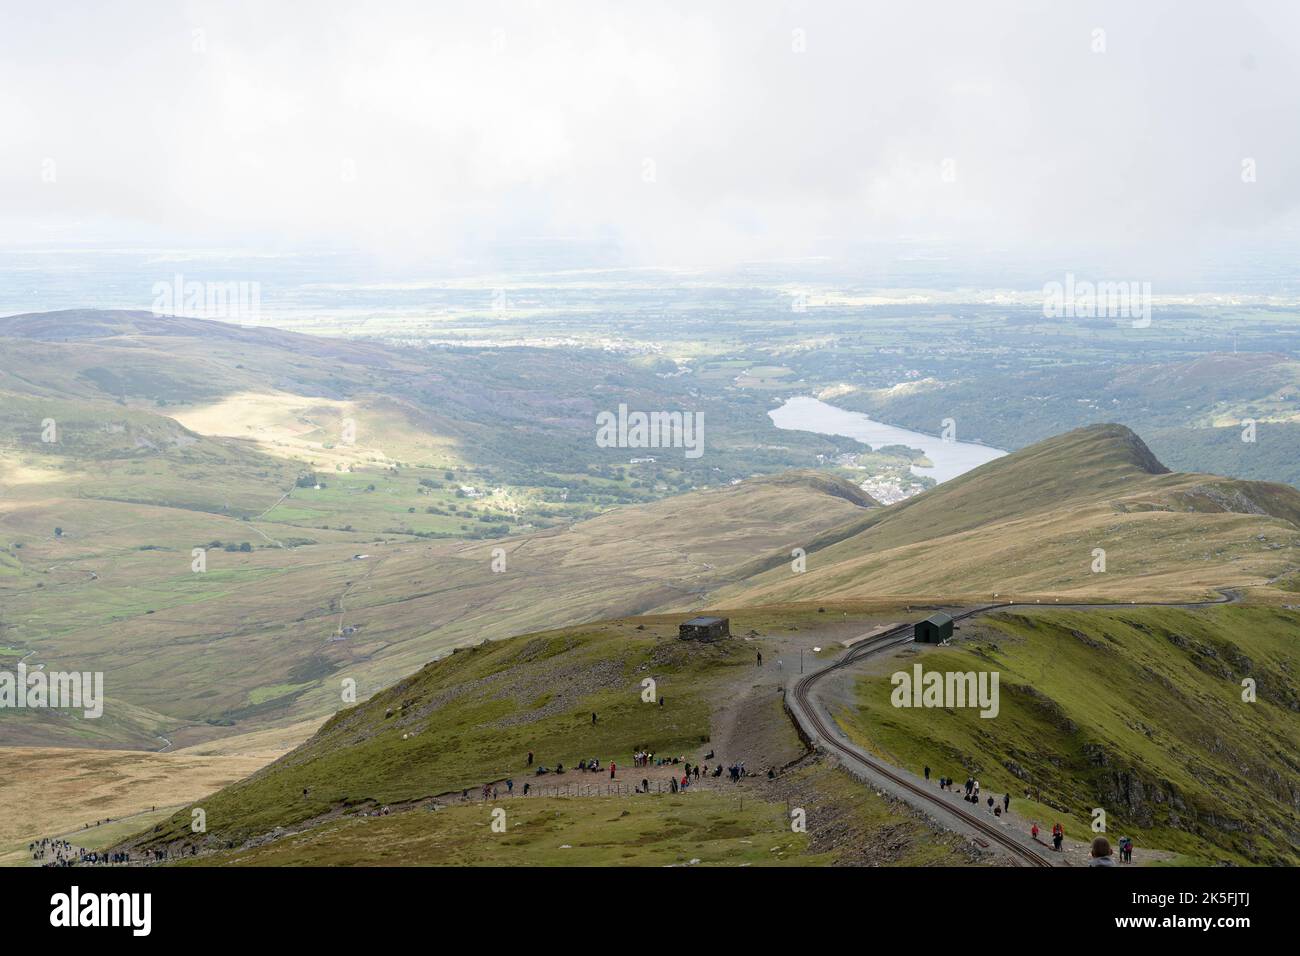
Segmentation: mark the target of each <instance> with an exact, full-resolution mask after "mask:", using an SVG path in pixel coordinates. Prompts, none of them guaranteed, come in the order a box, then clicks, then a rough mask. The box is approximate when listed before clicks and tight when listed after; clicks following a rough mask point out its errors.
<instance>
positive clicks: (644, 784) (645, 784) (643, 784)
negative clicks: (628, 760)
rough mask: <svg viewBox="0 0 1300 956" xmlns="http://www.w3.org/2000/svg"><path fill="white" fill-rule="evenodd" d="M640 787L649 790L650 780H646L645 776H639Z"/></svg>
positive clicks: (647, 791)
mask: <svg viewBox="0 0 1300 956" xmlns="http://www.w3.org/2000/svg"><path fill="white" fill-rule="evenodd" d="M641 789H642V790H644V791H645V792H646V793H649V792H650V781H649V780H647V779H646V778H645V777H642V778H641Z"/></svg>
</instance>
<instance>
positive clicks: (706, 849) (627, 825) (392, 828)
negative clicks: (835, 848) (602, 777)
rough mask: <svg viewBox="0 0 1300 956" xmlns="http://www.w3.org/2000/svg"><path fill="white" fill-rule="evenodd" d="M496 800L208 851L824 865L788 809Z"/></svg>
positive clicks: (281, 862)
mask: <svg viewBox="0 0 1300 956" xmlns="http://www.w3.org/2000/svg"><path fill="white" fill-rule="evenodd" d="M499 806H500V808H501V809H503V810H504V811H505V825H506V831H505V832H504V833H497V832H493V830H492V829H491V824H492V816H491V812H492V810H493V809H494V808H496V807H497V805H496V804H482V803H478V804H468V805H453V806H449V807H444V808H443V809H440V810H437V811H423V810H422V811H415V812H410V813H402V814H398V815H395V816H388V817H366V818H350V819H343V820H337V821H331V822H329V823H326V824H323V825H322V826H320V827H316V828H314V829H312V830H310V831H308V832H306V833H304V834H300V835H296V836H292V837H288V838H285V839H282V840H277V841H276V842H274V843H271V844H268V845H266V846H262V847H258V848H255V849H251V850H240V851H233V852H229V853H224V854H221V855H219V856H218V857H217V858H216V859H215V860H214V859H210V858H204V859H203V860H201V862H202V863H203V864H204V865H212V864H214V863H215V864H217V865H234V866H338V865H343V866H601V865H609V864H617V865H620V866H691V865H698V866H771V865H790V864H805V865H811V864H815V863H818V862H822V858H821V857H819V856H816V855H808V854H807V846H808V837H807V835H806V834H802V833H795V832H793V831H792V830H791V827H790V825H789V822H788V818H787V817H786V816H785V807H784V806H783V805H780V804H773V803H767V802H762V801H759V800H744V801H739V800H737V799H736V798H734V797H731V796H724V795H720V794H714V793H708V792H702V793H694V794H689V795H685V796H668V795H662V796H643V797H638V798H630V799H629V798H616V797H589V798H576V797H575V798H570V799H562V798H561V799H556V798H550V797H538V798H528V799H512V800H503V801H501V802H500V804H499Z"/></svg>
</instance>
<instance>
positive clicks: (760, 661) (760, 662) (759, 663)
mask: <svg viewBox="0 0 1300 956" xmlns="http://www.w3.org/2000/svg"><path fill="white" fill-rule="evenodd" d="M758 666H759V667H762V666H763V652H762V651H759V652H758Z"/></svg>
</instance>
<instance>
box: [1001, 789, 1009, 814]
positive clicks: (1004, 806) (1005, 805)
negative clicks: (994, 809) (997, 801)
mask: <svg viewBox="0 0 1300 956" xmlns="http://www.w3.org/2000/svg"><path fill="white" fill-rule="evenodd" d="M1002 809H1003V810H1005V811H1006V812H1007V813H1010V812H1011V794H1009V793H1006V794H1003V795H1002Z"/></svg>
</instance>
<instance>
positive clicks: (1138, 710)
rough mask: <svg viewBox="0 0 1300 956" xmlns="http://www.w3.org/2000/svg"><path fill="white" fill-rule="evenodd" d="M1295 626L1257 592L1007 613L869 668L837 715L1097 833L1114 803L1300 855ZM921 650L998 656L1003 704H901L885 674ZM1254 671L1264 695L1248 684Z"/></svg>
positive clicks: (1237, 844) (1192, 839)
mask: <svg viewBox="0 0 1300 956" xmlns="http://www.w3.org/2000/svg"><path fill="white" fill-rule="evenodd" d="M1297 625H1300V614H1298V613H1296V612H1288V611H1282V610H1279V609H1274V608H1265V607H1245V606H1229V607H1221V608H1212V609H1207V610H1202V611H1194V612H1193V611H1180V610H1173V609H1146V608H1132V609H1128V610H1116V611H1107V612H1100V611H1086V612H1085V611H1061V610H1053V611H1048V610H1046V609H1044V610H1042V611H1037V610H1035V611H1032V612H1028V613H1023V614H1021V613H1006V614H999V615H997V616H996V617H993V618H991V619H988V620H987V624H986V625H983V626H980V627H977V628H972V627H970V626H968V627H967V628H964V629H963V630H964V631H966V634H965V635H964V636H963V635H959V637H961V640H960V641H959V643H958V644H956V645H954V646H952V647H948V648H936V649H926V650H923V651H919V657H915V658H914V657H912V656H910V655H909V656H908V657H906V658H904V659H901V660H900V659H895V660H894V661H891V662H889V663H888V664H882V665H880V666H879V668H877V670H880V671H883V673H878V674H876V675H874V676H871V677H868V678H864V679H863V680H862V681H861V683H860V684H859V688H858V695H859V703H860V709H858V710H851V709H846V710H845V711H844V712H843V713H841V714H840V715H839V716H840V719H841V720H842V722H843V723H844V725H845V726H846V727H847V728H849V729H850V732H851V734H852V736H853V737H854V738H855V739H857V740H858V741H860V742H861V743H863V744H865V745H866V746H868V747H870V748H872V749H873V750H875V751H877V752H878V753H880V754H882V755H883V756H885V757H887V758H888V759H890V760H891V761H894V762H896V763H898V764H901V765H903V766H909V767H919V766H921V765H922V764H928V765H929V766H931V767H933V768H934V770H935V773H936V774H944V773H947V774H949V775H951V776H953V777H955V778H958V779H964V778H965V776H966V775H967V774H973V775H974V776H975V777H976V778H978V779H979V780H980V782H981V784H982V787H983V789H984V791H985V792H987V793H993V794H1001V793H1003V792H1008V791H1009V792H1010V793H1011V794H1012V797H1013V801H1014V804H1013V808H1014V809H1016V810H1017V811H1018V812H1020V813H1021V814H1023V815H1027V816H1029V817H1030V818H1031V819H1033V818H1036V819H1038V821H1039V823H1040V825H1043V824H1047V825H1050V823H1051V822H1053V821H1055V820H1058V819H1064V820H1065V822H1066V824H1067V828H1069V829H1070V830H1071V832H1074V833H1076V834H1078V833H1081V832H1086V830H1087V827H1088V825H1089V823H1090V820H1091V817H1090V813H1091V810H1092V809H1093V808H1094V807H1102V808H1104V809H1105V810H1106V812H1107V815H1108V824H1109V826H1108V832H1110V833H1111V834H1114V835H1116V836H1118V835H1120V834H1121V833H1128V834H1129V835H1131V836H1133V837H1134V838H1135V839H1136V840H1137V841H1138V842H1139V844H1144V845H1147V846H1157V847H1161V848H1165V849H1172V850H1177V851H1180V852H1183V853H1185V854H1188V855H1190V856H1191V857H1193V858H1199V859H1205V860H1216V861H1217V860H1225V861H1231V862H1239V863H1240V862H1256V863H1273V864H1291V865H1293V864H1296V863H1297V862H1300V855H1297V852H1296V846H1298V845H1300V820H1298V817H1297V799H1300V798H1298V797H1297V794H1300V761H1297V759H1296V754H1297V753H1300V697H1298V696H1297V686H1296V679H1295V646H1294V637H1295V633H1296V628H1297ZM972 631H973V632H974V633H972ZM914 659H919V660H920V661H921V662H922V664H923V666H924V667H925V669H926V670H927V671H930V670H938V671H970V670H975V671H983V670H996V671H999V672H1000V673H1001V682H1002V686H1001V712H1000V714H999V715H998V716H997V717H995V718H990V719H984V718H980V717H979V716H978V714H977V713H976V712H975V711H971V710H952V711H949V710H936V709H910V708H894V707H892V706H891V705H890V701H889V695H890V691H891V690H892V686H891V684H890V681H889V677H888V674H889V673H892V672H893V671H894V670H896V669H906V670H908V671H909V672H910V670H911V665H912V662H913V660H914ZM1244 677H1252V678H1254V679H1255V680H1256V681H1257V684H1258V698H1259V699H1258V701H1257V702H1255V703H1244V702H1243V701H1242V699H1241V691H1242V688H1241V680H1242V678H1244ZM1027 791H1028V792H1029V793H1030V794H1031V796H1028V797H1027V796H1025V794H1026V792H1027ZM1034 795H1036V796H1034Z"/></svg>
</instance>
